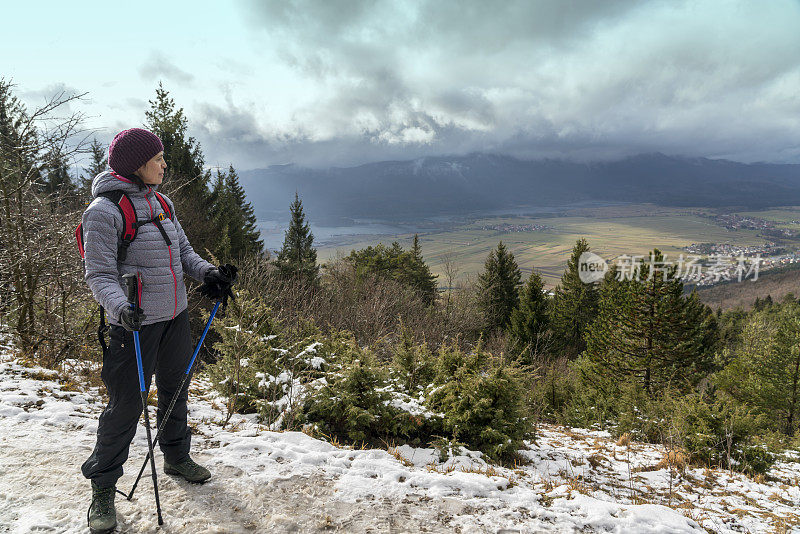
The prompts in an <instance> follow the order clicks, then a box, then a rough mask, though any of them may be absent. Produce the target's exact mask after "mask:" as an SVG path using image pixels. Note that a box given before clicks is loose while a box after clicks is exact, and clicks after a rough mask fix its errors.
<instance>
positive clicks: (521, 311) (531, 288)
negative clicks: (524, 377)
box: [508, 270, 550, 363]
mask: <svg viewBox="0 0 800 534" xmlns="http://www.w3.org/2000/svg"><path fill="white" fill-rule="evenodd" d="M547 306H548V302H547V296H546V295H545V293H544V281H542V277H541V276H540V275H539V273H538V272H536V271H535V270H533V271H531V276H530V278H528V283H526V284H525V286H524V287H523V289H522V293H520V298H519V307H518V308H516V309H515V310H514V311H513V312H511V319H510V324H509V327H508V332H509V334H511V337H512V338H513V339H514V341H515V342H516V343H517V345H518V346H520V347H528V350H527V351H526V354H533V353H535V352H537V351H539V350H541V349H543V348H544V347H543V344H544V340H545V336H546V333H547V331H548V328H549V322H550V321H549V317H548V309H547ZM527 363H531V362H527Z"/></svg>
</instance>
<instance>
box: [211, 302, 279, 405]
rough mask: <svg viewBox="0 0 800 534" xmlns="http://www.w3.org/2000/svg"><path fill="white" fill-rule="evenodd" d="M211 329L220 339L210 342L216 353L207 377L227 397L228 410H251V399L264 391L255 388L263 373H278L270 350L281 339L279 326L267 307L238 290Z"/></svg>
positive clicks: (252, 400) (273, 355)
mask: <svg viewBox="0 0 800 534" xmlns="http://www.w3.org/2000/svg"><path fill="white" fill-rule="evenodd" d="M213 328H214V330H215V331H216V333H217V334H218V335H219V337H220V340H219V341H218V342H216V343H215V344H214V349H216V350H217V352H218V356H217V360H216V362H214V363H213V364H211V365H210V366H208V374H209V377H210V378H211V381H212V383H213V384H214V385H215V387H216V389H217V390H218V391H219V392H220V393H221V394H222V395H224V396H225V397H227V398H228V411H229V413H230V412H233V411H236V412H239V413H248V412H250V413H252V412H254V411H256V410H257V408H258V406H257V404H256V402H255V400H256V399H259V398H262V397H263V396H264V395H265V394H266V392H265V391H264V390H263V388H261V387H259V384H260V383H261V382H262V380H263V376H266V375H270V376H274V375H277V374H278V369H279V368H278V364H277V362H276V361H275V354H276V353H275V350H274V349H276V347H278V346H280V344H281V341H282V340H281V329H280V326H279V325H278V324H277V322H276V321H275V320H274V319H273V317H272V313H271V311H270V309H269V308H268V307H266V306H265V305H264V304H263V303H262V302H261V301H260V300H259V299H258V298H257V297H254V296H253V295H250V294H249V293H248V292H245V291H242V292H240V293H239V297H238V298H237V299H236V301H234V302H231V303H230V305H229V306H228V309H227V310H226V312H225V313H224V314H219V315H218V316H217V318H215V319H214V323H213Z"/></svg>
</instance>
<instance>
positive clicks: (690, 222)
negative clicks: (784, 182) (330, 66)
mask: <svg viewBox="0 0 800 534" xmlns="http://www.w3.org/2000/svg"><path fill="white" fill-rule="evenodd" d="M709 212H710V210H704V209H694V210H693V209H669V208H661V207H656V206H649V205H634V206H624V207H614V208H601V209H591V210H575V211H573V212H568V213H566V214H565V216H560V217H552V216H550V217H543V218H538V217H536V218H535V217H515V218H501V217H498V218H491V219H477V220H474V221H471V222H469V223H465V224H462V225H459V226H454V227H453V228H451V229H448V230H446V231H437V232H431V233H426V234H421V235H420V243H421V245H422V252H423V255H424V257H425V260H426V261H427V262H428V264H429V265H430V267H431V270H433V272H434V273H435V274H439V275H440V277H439V284H440V285H445V284H446V280H445V279H444V275H443V263H444V260H445V258H446V257H447V255H448V254H449V255H450V256H451V258H452V259H453V261H454V263H455V264H456V265H457V266H458V268H459V273H458V277H459V279H462V280H463V279H465V278H466V277H470V276H472V277H474V276H476V275H477V274H478V273H479V272H480V271H481V270H482V268H483V263H484V261H485V259H486V257H487V256H488V254H489V252H490V251H491V250H492V249H493V248H494V247H496V246H497V243H498V241H500V240H502V241H503V243H505V244H506V245H507V246H508V247H509V248H510V250H511V251H512V252H513V253H514V256H515V258H516V260H517V263H518V264H519V266H520V268H521V269H522V271H523V274H524V275H527V273H529V272H530V270H531V269H532V268H534V267H535V268H536V269H538V270H539V271H540V272H541V273H542V274H543V276H544V278H545V281H546V283H547V285H548V286H554V285H555V284H556V283H557V282H558V279H559V278H560V276H561V274H562V272H563V270H564V266H565V265H566V262H567V260H568V259H569V254H570V250H571V248H572V246H573V245H574V244H575V241H576V240H577V239H579V238H581V237H585V238H586V239H587V240H588V241H589V245H590V247H591V249H592V250H593V251H594V252H596V253H597V254H599V255H600V256H602V257H603V258H605V259H607V260H610V259H614V258H616V257H617V256H620V255H622V254H629V255H633V254H645V255H646V254H647V253H648V251H650V250H652V249H653V248H659V249H661V251H662V252H664V253H665V254H667V259H668V260H669V259H675V258H676V257H677V255H678V254H680V253H684V254H686V252H685V251H683V250H682V247H685V246H686V245H689V244H691V243H701V242H702V243H707V242H714V243H730V244H734V245H761V244H763V243H764V241H765V240H764V239H763V238H761V237H757V234H758V231H757V230H736V231H730V230H726V229H725V228H724V227H722V226H719V225H718V224H716V223H715V222H714V220H713V219H712V218H710V217H706V216H702V215H701V213H709ZM748 214H749V215H752V216H756V217H761V218H765V219H770V220H776V222H777V220H778V219H777V217H779V216H780V217H782V219H781V221H791V220H794V219H800V209H798V210H796V211H795V210H791V211H790V210H771V211H765V212H748ZM741 215H744V213H742V214H741ZM768 215H769V216H768ZM773 217H774V218H775V219H773ZM503 223H508V224H519V225H523V224H536V225H547V226H549V227H551V229H547V230H541V231H527V232H498V231H494V230H483V229H481V227H482V226H490V225H498V224H503ZM412 237H413V236H412V235H399V236H374V237H371V238H364V239H363V240H353V241H352V242H349V243H347V244H346V245H345V246H336V247H327V248H322V249H320V250H319V251H318V256H319V259H320V261H326V260H328V259H329V258H331V257H333V256H335V255H336V254H337V253H339V254H347V253H349V252H350V250H352V249H360V248H364V247H366V246H368V245H374V244H376V243H378V242H383V243H385V244H389V243H391V242H392V241H399V242H400V244H401V245H403V246H404V247H408V246H409V245H410V243H411V239H412ZM798 244H800V241H798Z"/></svg>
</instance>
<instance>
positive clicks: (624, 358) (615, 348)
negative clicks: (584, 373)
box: [586, 249, 717, 393]
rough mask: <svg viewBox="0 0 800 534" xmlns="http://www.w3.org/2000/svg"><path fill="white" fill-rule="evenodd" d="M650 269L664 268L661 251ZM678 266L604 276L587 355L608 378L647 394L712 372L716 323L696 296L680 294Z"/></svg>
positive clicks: (646, 265) (647, 268) (589, 329)
mask: <svg viewBox="0 0 800 534" xmlns="http://www.w3.org/2000/svg"><path fill="white" fill-rule="evenodd" d="M651 258H652V264H653V265H663V261H664V257H663V255H662V254H661V252H660V251H659V250H657V249H656V250H654V251H653V253H652V256H651ZM676 269H677V267H675V266H669V267H658V268H657V269H653V270H652V271H651V269H650V265H649V264H643V265H641V266H640V267H639V268H638V276H637V277H634V279H632V280H618V279H617V277H614V276H606V278H605V280H604V282H603V284H602V286H601V289H600V303H599V311H598V316H597V320H596V321H594V322H593V323H592V325H591V326H590V327H589V328H588V330H587V336H586V337H587V347H586V355H587V356H588V358H589V360H590V361H592V362H593V363H595V364H597V366H598V367H599V369H600V372H601V373H602V374H604V376H605V377H607V378H612V379H633V380H635V381H636V382H637V383H638V384H639V385H640V386H641V387H642V388H643V390H644V391H645V392H647V393H654V392H655V391H657V390H661V389H663V388H664V387H666V386H669V385H672V386H676V387H686V386H687V385H690V384H695V383H697V382H698V381H699V380H700V379H702V378H704V377H705V376H707V375H708V373H709V372H710V371H711V366H712V362H713V351H714V349H715V348H716V336H717V323H716V318H715V316H714V313H713V312H712V311H711V309H710V308H708V307H707V306H705V305H704V304H703V303H702V302H700V300H699V298H698V297H697V294H696V293H692V294H691V295H689V296H688V297H687V296H684V295H683V283H682V282H681V280H680V279H679V278H675V272H676Z"/></svg>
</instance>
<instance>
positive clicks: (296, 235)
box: [275, 192, 319, 282]
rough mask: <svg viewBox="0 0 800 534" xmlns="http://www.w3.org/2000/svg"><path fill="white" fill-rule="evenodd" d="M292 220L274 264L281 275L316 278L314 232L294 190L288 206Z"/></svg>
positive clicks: (312, 280)
mask: <svg viewBox="0 0 800 534" xmlns="http://www.w3.org/2000/svg"><path fill="white" fill-rule="evenodd" d="M289 211H290V212H291V215H292V220H291V222H290V223H289V229H288V230H286V234H285V237H284V240H283V247H282V248H281V251H280V252H279V253H278V257H277V259H276V260H275V265H276V266H277V267H278V270H279V272H280V274H281V275H282V276H285V277H290V276H295V277H300V278H302V279H305V280H307V281H309V282H314V281H316V279H317V272H318V271H319V266H318V265H317V250H316V249H315V248H314V247H313V246H312V244H313V243H314V234H312V233H311V228H310V227H309V225H308V223H307V222H306V216H305V214H304V213H303V203H302V201H301V200H300V198H299V196H298V195H297V193H296V192H295V194H294V202H292V205H291V206H290V208H289Z"/></svg>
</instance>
